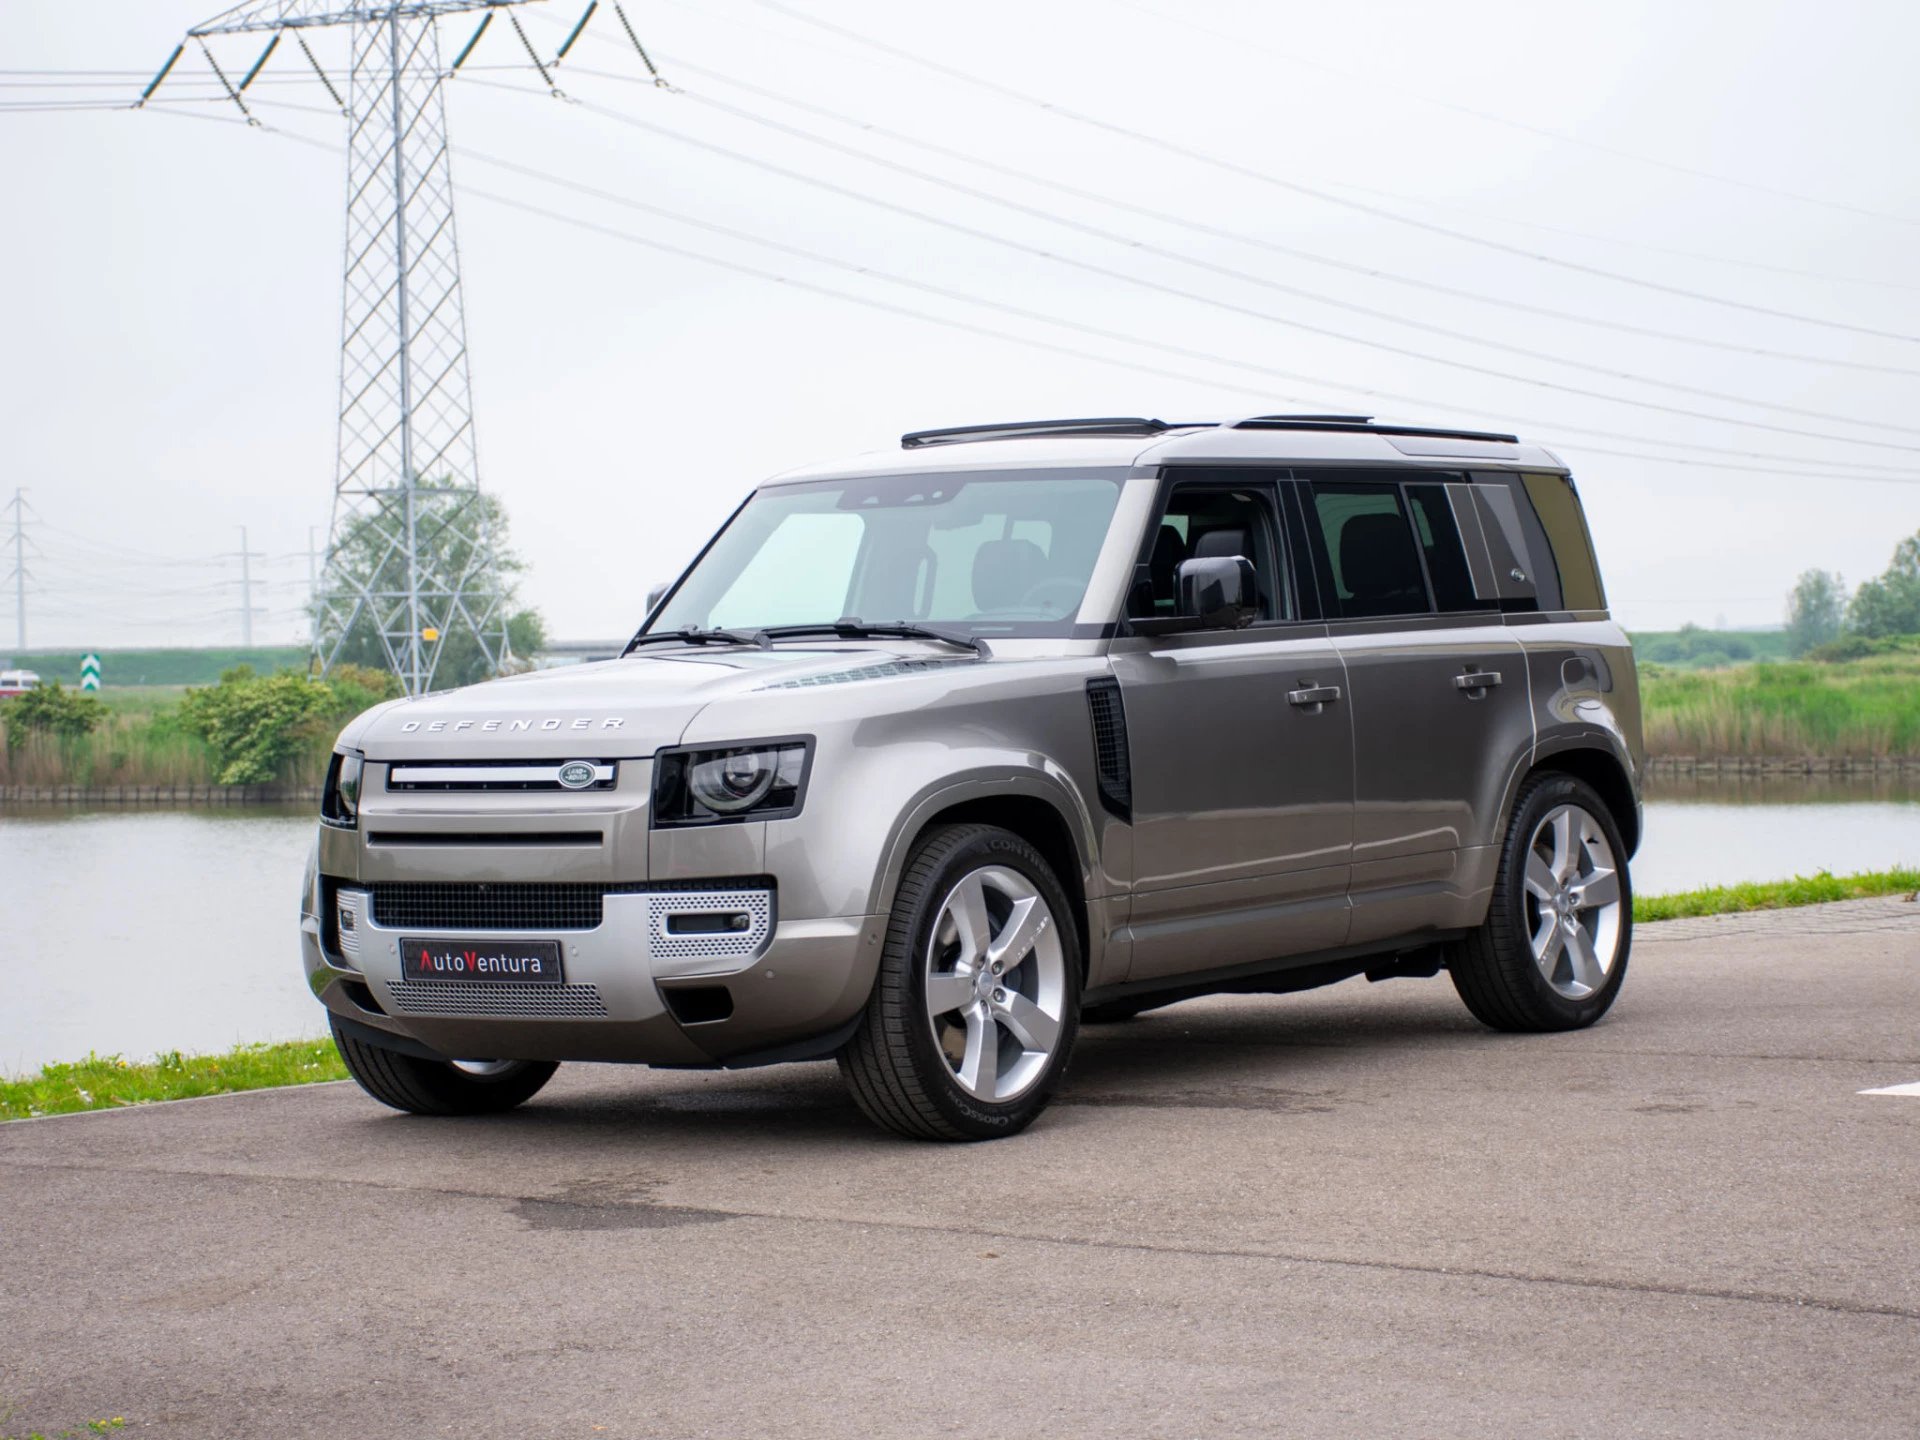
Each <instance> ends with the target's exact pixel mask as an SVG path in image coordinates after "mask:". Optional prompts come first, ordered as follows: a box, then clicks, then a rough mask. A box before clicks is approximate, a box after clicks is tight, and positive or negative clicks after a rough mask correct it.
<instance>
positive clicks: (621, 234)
mask: <svg viewBox="0 0 1920 1440" xmlns="http://www.w3.org/2000/svg"><path fill="white" fill-rule="evenodd" d="M468 153H469V154H470V153H471V152H468ZM462 189H463V191H464V192H465V193H466V194H468V195H471V196H472V197H473V198H475V199H477V200H482V201H485V202H487V203H489V204H495V205H501V206H505V207H506V208H508V209H512V210H519V211H521V212H523V213H525V214H530V215H537V216H540V217H541V218H544V219H548V220H552V221H556V222H558V223H559V224H562V225H567V226H570V227H572V228H574V229H578V230H585V231H588V232H591V233H593V234H597V235H602V236H605V237H606V238H608V239H613V240H619V241H622V242H624V243H627V244H633V245H640V246H644V247H646V248H648V249H651V250H656V251H659V252H661V253H663V254H668V255H673V256H676V257H678V258H680V259H686V260H694V261H698V262H699V263H701V264H703V265H710V266H714V267H716V268H719V269H723V270H730V271H733V272H735V273H738V274H743V275H749V276H752V277H753V278H755V279H759V280H766V281H771V282H772V283H774V284H778V285H783V286H787V287H788V288H791V289H795V290H803V291H807V292H810V293H813V294H817V295H824V296H827V297H830V298H833V299H838V300H847V301H851V302H852V303H854V304H857V305H861V306H864V307H866V308H869V309H873V310H879V311H883V312H886V313H889V314H893V315H899V316H905V317H907V318H909V319H913V320H918V321H922V322H924V323H929V324H934V325H940V326H943V327H945V328H948V329H953V330H958V331H962V332H965V333H969V334H974V335H982V336H986V337H989V338H991V339H996V340H1004V341H1009V342H1011V343H1013V344H1015V345H1020V346H1023V347H1026V348H1029V349H1037V350H1042V351H1047V352H1050V353H1052V354H1057V355H1067V356H1070V357H1072V358H1074V359H1077V360H1091V361H1093V362H1095V363H1096V364H1100V365H1111V366H1115V367H1117V368H1120V369H1125V370H1132V371H1135V372H1138V373H1142V374H1149V375H1159V376H1162V377H1164V378H1167V379H1173V380H1179V381H1182V382H1185V383H1189V384H1196V385H1204V386H1210V387H1212V388H1215V389H1221V390H1229V391H1233V392H1235V393H1237V394H1243V395H1251V396H1257V397H1259V398H1260V399H1262V400H1264V401H1268V402H1271V401H1274V400H1283V401H1286V402H1287V403H1290V404H1303V405H1309V406H1315V407H1318V406H1321V405H1324V404H1325V403H1326V402H1325V401H1324V400H1322V399H1318V398H1313V397H1303V396H1300V395H1290V394H1286V393H1284V392H1276V391H1274V390H1273V389H1272V388H1271V387H1270V386H1255V385H1247V384H1242V383H1238V382H1234V381H1223V380H1215V379H1210V378H1208V377H1205V376H1200V375H1195V374H1192V373H1190V372H1186V371H1180V370H1174V369H1170V368H1168V367H1166V366H1159V365H1150V364H1144V363H1142V362H1140V361H1137V360H1131V359H1127V358H1125V357H1120V356H1114V355H1103V354H1099V353H1096V352H1093V351H1087V350H1080V349H1076V348H1074V347H1072V346H1064V345H1059V344H1056V343H1054V342H1052V341H1047V340H1040V339H1036V338H1034V337H1031V336H1024V335H1018V334H1014V333H1012V332H1008V331H1004V330H996V329H993V328H992V327H989V326H982V325H976V324H974V323H972V322H970V321H964V320H956V319H953V318H952V317H948V316H942V315H937V314H934V313H931V312H929V311H924V310H916V309H914V308H912V307H910V306H904V305H898V304H895V303H893V302H891V301H886V300H878V299H875V298H873V297H871V296H863V295H858V294H855V293H853V292H850V291H845V290H840V289H836V288H835V287H832V286H827V285H821V284H818V283H816V282H813V281H808V280H799V279H795V278H794V277H792V276H789V275H783V274H780V273H778V272H775V271H768V270H762V269H760V268H759V267H758V266H754V265H748V264H744V263H742V262H739V261H734V260H725V259H721V258H720V257H718V256H715V255H713V254H711V253H709V252H706V251H699V250H690V249H687V248H685V247H683V246H678V245H672V244H669V243H668V242H666V241H662V240H656V239H654V238H653V237H651V236H645V235H638V234H635V233H633V232H631V231H626V230H621V229H618V228H616V227H614V226H610V225H603V224H601V223H599V222H597V221H592V220H587V219H583V218H581V217H579V216H574V215H568V214H565V213H563V212H560V211H555V210H550V209H547V208H546V207H544V206H539V205H533V204H530V203H528V202H526V201H523V200H518V199H515V198H513V197H511V196H506V195H499V194H495V193H493V192H491V191H487V190H480V189H476V188H474V187H472V186H463V187H462ZM970 303H973V304H979V305H986V306H989V307H990V308H993V309H999V310H1005V311H1007V312H1008V313H1012V314H1016V315H1023V316H1026V317H1027V318H1042V319H1044V317H1034V316H1032V315H1031V314H1030V312H1023V311H1019V310H1016V309H1012V308H1011V307H1006V306H1000V305H995V304H992V302H986V301H972V302H970ZM1046 323H1051V324H1061V325H1068V326H1069V328H1074V329H1084V328H1086V327H1081V326H1077V325H1072V324H1071V322H1064V321H1047V322H1046ZM1093 333H1096V334H1097V333H1100V332H1097V331H1096V332H1093ZM1109 338H1115V337H1109ZM1118 338H1127V340H1128V343H1130V344H1156V343H1157V342H1151V341H1141V340H1137V339H1132V338H1130V337H1118ZM1176 353H1178V352H1176ZM1201 358H1203V359H1211V360H1212V362H1213V363H1216V364H1221V365H1235V364H1237V363H1238V362H1234V361H1230V360H1226V359H1221V358H1216V357H1201ZM1355 393H1359V394H1367V395H1372V396H1374V397H1376V398H1379V399H1387V400H1394V401H1398V402H1402V403H1414V404H1417V405H1424V406H1433V405H1434V404H1435V402H1432V401H1426V400H1418V399H1415V398H1414V397H1409V396H1405V395H1399V394H1396V393H1394V392H1391V391H1382V390H1361V391H1357V392H1355ZM1443 408H1444V407H1443ZM1515 418H1521V419H1524V417H1515ZM1528 423H1537V424H1540V425H1542V426H1543V428H1548V429H1554V430H1559V431H1562V432H1564V433H1567V434H1586V435H1597V436H1600V437H1601V438H1603V439H1606V438H1614V439H1626V440H1628V441H1629V442H1630V443H1632V442H1638V443H1641V444H1649V445H1656V446H1670V447H1673V448H1679V449H1704V450H1710V451H1715V452H1716V453H1725V454H1730V455H1735V456H1745V457H1750V458H1754V459H1760V460H1773V461H1776V462H1779V463H1782V464H1789V463H1791V461H1792V457H1790V456H1770V455H1767V454H1764V453H1763V452H1758V451H1742V450H1726V451H1720V450H1719V449H1718V447H1710V446H1690V445H1686V444H1683V443H1682V442H1678V441H1668V440H1663V439H1659V438H1656V437H1650V436H1616V435H1614V434H1613V432H1610V431H1603V430H1590V429H1587V428H1585V427H1581V426H1573V425H1563V424H1557V423H1555V422H1546V421H1530V422H1528ZM1579 448H1583V449H1584V448H1591V447H1587V446H1585V445H1584V444H1582V445H1580V447H1579ZM1596 453H1607V454H1619V455H1622V456H1624V457H1626V458H1635V459H1640V458H1644V459H1648V460H1651V461H1653V462H1655V463H1659V464H1672V465H1682V466H1691V467H1697V468H1703V469H1721V468H1731V469H1736V470H1738V469H1749V468H1754V467H1746V466H1730V467H1729V466H1722V465H1721V464H1720V463H1719V462H1717V461H1704V460H1690V459H1686V458H1683V457H1678V456H1644V457H1642V456H1629V455H1627V452H1618V451H1596ZM1820 463H1822V462H1819V461H1810V462H1808V464H1807V465H1805V466H1799V467H1795V468H1791V469H1782V470H1779V471H1777V472H1768V473H1779V474H1783V475H1792V476H1796V477H1798V478H1801V479H1832V480H1863V481H1872V482H1878V483H1888V484H1916V483H1920V471H1906V472H1903V473H1900V474H1888V475H1870V474H1851V473H1841V472H1834V471H1827V470H1820V469H1817V468H1814V467H1816V466H1817V465H1819V464H1820Z"/></svg>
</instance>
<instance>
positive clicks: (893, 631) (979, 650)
mask: <svg viewBox="0 0 1920 1440" xmlns="http://www.w3.org/2000/svg"><path fill="white" fill-rule="evenodd" d="M759 633H760V634H762V635H764V636H766V637H767V639H769V640H785V639H787V638H788V637H790V636H801V635H837V636H839V637H840V638H841V639H842V640H888V639H901V640H937V641H939V642H940V643H941V644H943V645H952V646H955V647H957V648H959V649H961V650H971V651H973V653H974V654H976V655H978V656H980V657H981V658H982V659H985V658H987V657H988V656H990V655H991V654H992V652H991V651H989V650H988V649H987V642H986V641H984V640H982V639H981V638H980V637H979V636H977V635H965V634H962V633H960V632H959V631H957V630H946V629H942V628H940V627H939V626H935V625H922V624H921V623H920V622H919V621H917V620H875V621H872V622H871V623H869V622H868V621H865V620H862V619H861V618H860V617H859V616H858V615H847V616H844V617H842V618H841V619H839V620H835V621H834V622H833V623H831V624H828V625H769V626H767V627H766V628H765V629H764V630H762V631H760V632H759Z"/></svg>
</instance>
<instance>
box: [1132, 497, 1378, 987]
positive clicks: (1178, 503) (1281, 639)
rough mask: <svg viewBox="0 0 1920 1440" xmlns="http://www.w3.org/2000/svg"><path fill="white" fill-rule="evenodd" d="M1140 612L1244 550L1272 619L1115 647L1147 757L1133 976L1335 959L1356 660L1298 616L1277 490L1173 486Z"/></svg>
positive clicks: (1155, 609)
mask: <svg viewBox="0 0 1920 1440" xmlns="http://www.w3.org/2000/svg"><path fill="white" fill-rule="evenodd" d="M1151 549H1152V555H1151V558H1150V561H1149V563H1148V566H1147V572H1148V574H1147V577H1146V578H1144V579H1143V583H1142V585H1141V586H1140V587H1138V589H1137V591H1136V596H1135V598H1134V600H1133V602H1132V603H1131V605H1130V611H1131V613H1133V614H1135V615H1137V616H1141V617H1146V616H1151V615H1154V614H1165V613H1169V612H1170V610H1171V606H1172V602H1173V592H1172V576H1173V572H1174V570H1175V569H1176V568H1177V567H1178V565H1179V562H1180V561H1181V560H1182V559H1185V558H1188V557H1189V556H1195V557H1204V556H1218V555H1236V554H1237V555H1245V556H1246V558H1247V559H1249V560H1251V561H1252V562H1253V565H1254V572H1255V575H1256V578H1257V581H1258V585H1259V590H1260V598H1261V612H1262V614H1261V618H1260V620H1258V621H1257V622H1256V623H1255V624H1253V625H1251V626H1249V627H1248V628H1246V629H1244V630H1233V631H1220V630H1215V631H1203V632H1198V633H1190V634H1183V635H1172V636H1157V637H1134V638H1128V639H1122V640H1120V641H1117V642H1116V643H1115V645H1114V648H1113V651H1112V664H1113V669H1114V674H1115V675H1116V676H1117V677H1118V679H1119V682H1120V692H1121V697H1122V700H1123V702H1124V705H1125V708H1126V717H1127V728H1128V731H1129V735H1130V739H1131V748H1132V753H1133V757H1134V767H1133V816H1134V838H1133V856H1134V874H1133V881H1134V888H1133V905H1132V919H1131V927H1130V928H1131V938H1132V942H1133V964H1132V968H1131V970H1130V971H1129V974H1128V978H1129V979H1130V980H1142V979H1152V978H1157V977H1166V976H1177V975H1182V974H1197V973H1201V972H1206V971H1213V970H1221V969H1228V968H1232V967H1234V966H1239V965H1250V964H1254V963H1257V962H1260V961H1265V960H1271V959H1275V958H1279V957H1283V956H1287V955H1294V954H1302V953H1306V952H1309V951H1315V950H1324V949H1330V948H1333V947H1336V946H1339V945H1341V944H1343V943H1344V942H1345V939H1346V932H1347V898H1346V895H1347V885H1348V857H1349V852H1350V850H1351V845H1352V831H1353V816H1352V800H1353V742H1352V729H1351V721H1350V719H1349V715H1348V710H1349V706H1348V703H1347V681H1346V672H1345V666H1344V665H1343V663H1342V661H1341V658H1340V655H1339V653H1338V651H1337V649H1336V648H1335V646H1334V643H1333V641H1332V640H1331V639H1330V638H1329V636H1328V633H1327V627H1326V626H1325V625H1324V624H1321V623H1318V622H1306V621H1302V620H1301V619H1299V618H1298V617H1299V614H1300V611H1299V608H1298V601H1297V597H1296V594H1295V587H1294V583H1293V580H1294V577H1293V566H1292V565H1291V563H1290V561H1289V547H1288V544H1287V541H1286V538H1285V536H1284V534H1283V532H1282V528H1281V526H1280V524H1279V522H1278V514H1277V510H1276V508H1275V491H1274V487H1273V485H1272V484H1271V483H1267V482H1261V481H1250V482H1249V483H1244V484H1233V483H1230V482H1226V481H1223V480H1220V479H1198V478H1197V479H1194V480H1190V481H1183V482H1180V483H1178V484H1175V485H1173V486H1172V487H1171V489H1170V492H1169V496H1168V501H1167V504H1166V507H1165V513H1164V515H1163V516H1162V518H1161V520H1160V522H1159V523H1158V526H1157V529H1156V532H1155V534H1154V538H1153V544H1152V547H1151Z"/></svg>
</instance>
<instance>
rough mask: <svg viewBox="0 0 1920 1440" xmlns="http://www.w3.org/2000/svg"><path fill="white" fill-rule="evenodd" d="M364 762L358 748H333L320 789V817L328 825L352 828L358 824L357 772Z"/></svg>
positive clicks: (345, 828)
mask: <svg viewBox="0 0 1920 1440" xmlns="http://www.w3.org/2000/svg"><path fill="white" fill-rule="evenodd" d="M366 762H367V757H366V756H364V755H362V754H361V753H360V752H359V751H358V750H336V751H334V754H333V759H332V761H331V762H330V763H329V764H328V765H327V783H326V786H325V788H323V789H322V790H321V792H320V818H321V819H322V820H324V821H325V822H326V823H327V824H329V825H338V826H339V827H340V828H341V829H343V830H351V829H353V828H354V827H355V826H356V825H358V824H359V823H360V772H361V771H362V770H363V769H364V768H365V766H366Z"/></svg>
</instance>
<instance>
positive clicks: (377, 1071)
mask: <svg viewBox="0 0 1920 1440" xmlns="http://www.w3.org/2000/svg"><path fill="white" fill-rule="evenodd" d="M329 1023H330V1024H332V1029H333V1044H334V1048H335V1049H336V1050H338V1051H339V1052H340V1058H341V1059H342V1060H344V1061H345V1062H346V1065H347V1073H348V1074H349V1075H351V1076H353V1078H354V1081H355V1082H356V1083H357V1084H358V1085H359V1086H360V1088H361V1089H362V1090H364V1091H366V1092H367V1094H369V1095H371V1096H372V1097H373V1098H374V1099H376V1100H378V1101H379V1102H380V1103H381V1104H382V1105H391V1106H392V1107H393V1108H394V1109H396V1110H406V1111H408V1112H410V1113H412V1114H415V1115H498V1114H499V1113H500V1112H501V1111H503V1110H511V1109H513V1107H514V1106H516V1105H519V1104H522V1103H524V1102H525V1101H528V1100H531V1099H532V1098H533V1097H534V1095H535V1094H537V1093H538V1092H539V1090H540V1087H541V1086H543V1085H545V1084H546V1083H547V1081H549V1080H551V1079H552V1078H553V1072H554V1071H556V1070H558V1069H559V1068H560V1067H559V1066H558V1065H556V1064H554V1063H552V1062H551V1061H545V1060H424V1059H422V1058H420V1057H419V1056H417V1055H402V1054H401V1053H400V1052H399V1051H398V1050H388V1049H386V1048H385V1047H384V1046H380V1045H371V1044H368V1043H367V1042H366V1041H364V1040H356V1039H355V1038H354V1037H353V1036H351V1035H349V1034H347V1033H346V1032H345V1031H344V1030H342V1029H341V1028H340V1026H339V1025H338V1024H336V1023H333V1022H332V1021H331V1019H330V1020H329Z"/></svg>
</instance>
